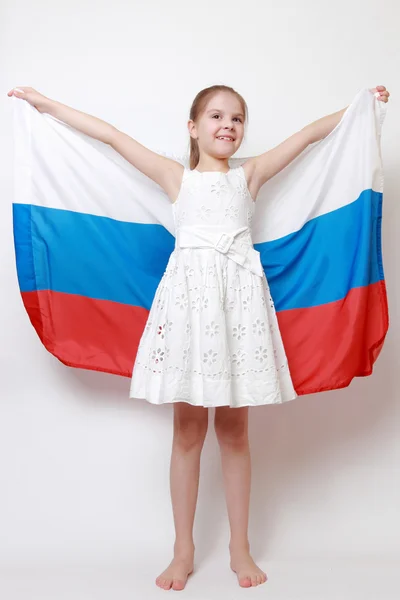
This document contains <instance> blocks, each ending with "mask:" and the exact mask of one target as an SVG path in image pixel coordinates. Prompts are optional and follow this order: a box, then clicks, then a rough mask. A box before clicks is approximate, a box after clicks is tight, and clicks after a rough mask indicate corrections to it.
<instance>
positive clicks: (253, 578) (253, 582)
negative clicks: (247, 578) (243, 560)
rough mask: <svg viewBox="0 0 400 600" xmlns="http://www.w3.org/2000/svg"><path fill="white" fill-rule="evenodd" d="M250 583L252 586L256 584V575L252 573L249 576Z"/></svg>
mask: <svg viewBox="0 0 400 600" xmlns="http://www.w3.org/2000/svg"><path fill="white" fill-rule="evenodd" d="M251 585H252V586H253V587H254V586H256V585H258V582H257V575H253V577H252V578H251Z"/></svg>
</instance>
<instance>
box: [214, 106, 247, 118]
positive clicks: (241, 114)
mask: <svg viewBox="0 0 400 600" xmlns="http://www.w3.org/2000/svg"><path fill="white" fill-rule="evenodd" d="M207 112H208V113H210V112H223V111H222V110H221V109H219V108H210V110H208V111H207ZM234 116H235V117H243V118H244V114H243V113H235V115H234Z"/></svg>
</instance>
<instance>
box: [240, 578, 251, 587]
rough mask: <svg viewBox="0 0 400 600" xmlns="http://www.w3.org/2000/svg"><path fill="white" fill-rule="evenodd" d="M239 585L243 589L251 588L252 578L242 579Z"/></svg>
mask: <svg viewBox="0 0 400 600" xmlns="http://www.w3.org/2000/svg"><path fill="white" fill-rule="evenodd" d="M239 584H240V586H241V587H246V588H247V587H251V579H250V577H242V578H241V579H239Z"/></svg>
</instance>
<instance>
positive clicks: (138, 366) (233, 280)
mask: <svg viewBox="0 0 400 600" xmlns="http://www.w3.org/2000/svg"><path fill="white" fill-rule="evenodd" d="M254 207H255V202H254V201H253V199H252V198H251V196H250V193H249V190H248V187H247V183H246V178H245V173H244V170H243V167H238V168H235V169H230V171H228V172H227V173H222V172H220V171H205V172H200V171H197V170H189V169H185V170H184V173H183V179H182V186H181V190H180V192H179V196H178V198H177V200H176V201H175V202H174V203H173V204H172V211H173V215H174V221H175V228H176V231H175V233H176V237H175V248H174V250H173V252H172V253H171V256H170V258H169V260H168V264H167V267H166V269H165V272H164V274H163V276H162V278H161V281H160V283H159V285H158V287H157V290H156V293H155V296H154V299H153V302H152V305H151V308H150V312H149V315H148V319H147V323H146V326H145V329H144V331H143V334H142V337H141V340H140V344H139V347H138V352H137V355H136V360H135V363H134V366H133V371H132V380H131V387H130V397H131V398H143V399H146V400H147V401H149V402H151V403H154V404H163V403H166V402H187V403H189V404H192V405H194V406H204V407H216V406H230V407H233V408H234V407H240V406H260V405H263V404H277V403H281V402H285V401H287V400H292V399H293V398H295V397H296V392H295V390H294V388H293V384H292V379H291V376H290V372H289V367H288V363H287V358H286V354H285V350H284V347H283V343H282V338H281V335H280V331H279V326H278V321H277V317H276V313H275V308H274V304H273V301H272V298H271V295H270V291H269V286H268V283H267V280H266V277H265V273H264V270H263V267H262V264H261V261H260V254H259V252H257V251H256V250H255V248H254V247H253V243H252V239H251V221H252V217H253V212H254Z"/></svg>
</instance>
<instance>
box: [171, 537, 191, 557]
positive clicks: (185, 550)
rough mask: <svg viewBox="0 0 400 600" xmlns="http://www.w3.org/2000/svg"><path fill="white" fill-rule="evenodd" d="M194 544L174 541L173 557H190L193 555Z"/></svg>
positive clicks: (186, 541)
mask: <svg viewBox="0 0 400 600" xmlns="http://www.w3.org/2000/svg"><path fill="white" fill-rule="evenodd" d="M194 550H195V547H194V543H193V541H191V540H183V541H181V540H176V541H175V544H174V556H175V558H176V557H179V556H183V557H186V556H188V555H192V554H194Z"/></svg>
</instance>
